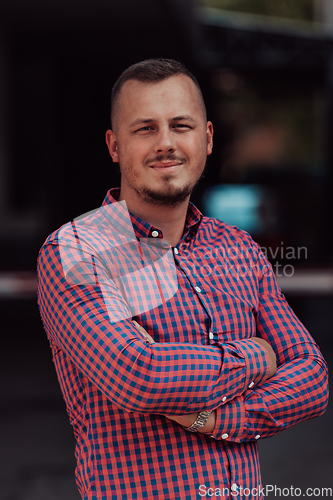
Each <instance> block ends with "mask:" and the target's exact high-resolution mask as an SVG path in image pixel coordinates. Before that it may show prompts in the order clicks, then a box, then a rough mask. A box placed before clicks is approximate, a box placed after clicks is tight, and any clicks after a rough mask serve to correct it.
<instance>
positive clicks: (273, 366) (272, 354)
mask: <svg viewBox="0 0 333 500" xmlns="http://www.w3.org/2000/svg"><path fill="white" fill-rule="evenodd" d="M251 340H255V342H257V343H258V344H260V345H261V347H263V348H264V349H265V350H266V351H267V354H268V357H269V367H270V368H269V372H268V373H267V375H266V377H265V378H264V380H267V379H269V378H271V377H273V375H275V373H276V356H275V352H274V351H273V349H272V346H271V345H270V344H269V343H268V342H266V340H264V339H262V338H260V337H251Z"/></svg>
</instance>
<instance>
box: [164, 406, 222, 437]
mask: <svg viewBox="0 0 333 500" xmlns="http://www.w3.org/2000/svg"><path fill="white" fill-rule="evenodd" d="M198 414H199V412H197V413H190V414H188V415H164V416H165V417H166V418H169V419H170V420H173V421H174V422H177V424H179V425H182V426H184V427H190V426H191V425H192V424H194V422H195V421H196V419H197V416H198ZM215 419H216V415H215V411H213V413H212V414H211V415H209V417H208V420H207V422H206V423H205V425H204V426H203V428H202V429H200V430H199V431H198V432H213V430H214V427H215Z"/></svg>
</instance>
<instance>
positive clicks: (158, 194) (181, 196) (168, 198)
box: [132, 154, 208, 207]
mask: <svg viewBox="0 0 333 500" xmlns="http://www.w3.org/2000/svg"><path fill="white" fill-rule="evenodd" d="M164 158H165V157H164V156H162V155H160V156H157V157H156V161H162V160H163V159H164ZM166 159H168V160H171V161H172V160H175V161H177V160H180V161H186V158H185V159H184V158H178V157H176V156H175V155H173V154H169V155H167V157H166ZM207 160H208V158H207V159H206V163H205V166H204V168H203V170H202V172H201V174H200V176H199V178H198V179H197V180H196V181H195V182H194V183H188V184H186V185H185V186H182V187H178V188H175V187H174V186H173V185H172V175H168V176H165V177H164V179H163V180H164V188H162V189H160V190H157V189H151V188H150V187H141V188H138V187H135V186H132V187H133V188H134V189H135V191H136V192H137V193H138V195H139V196H140V197H141V198H142V199H143V200H144V201H145V202H146V203H150V204H151V205H155V206H169V207H171V206H177V205H179V204H180V203H183V202H184V201H185V200H186V199H187V198H189V197H190V195H191V193H192V192H193V190H194V189H195V188H196V186H197V185H198V183H199V181H200V180H201V179H202V177H203V176H204V173H205V170H206V166H207ZM150 162H151V160H147V164H149V163H150Z"/></svg>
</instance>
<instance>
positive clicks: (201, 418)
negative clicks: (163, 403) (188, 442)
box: [184, 410, 213, 432]
mask: <svg viewBox="0 0 333 500" xmlns="http://www.w3.org/2000/svg"><path fill="white" fill-rule="evenodd" d="M212 413H213V412H212V411H207V410H202V411H200V412H199V414H198V416H197V418H196V420H195V422H193V424H192V425H190V427H184V429H185V430H186V431H190V432H198V430H200V429H202V428H203V427H204V426H205V423H206V422H207V420H208V418H209V415H211V414H212Z"/></svg>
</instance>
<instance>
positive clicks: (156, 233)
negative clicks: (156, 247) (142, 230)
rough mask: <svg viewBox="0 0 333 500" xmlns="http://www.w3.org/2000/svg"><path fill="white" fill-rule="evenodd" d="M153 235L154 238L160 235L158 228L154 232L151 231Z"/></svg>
mask: <svg viewBox="0 0 333 500" xmlns="http://www.w3.org/2000/svg"><path fill="white" fill-rule="evenodd" d="M151 235H152V237H153V238H157V236H158V231H156V230H154V231H152V232H151Z"/></svg>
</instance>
